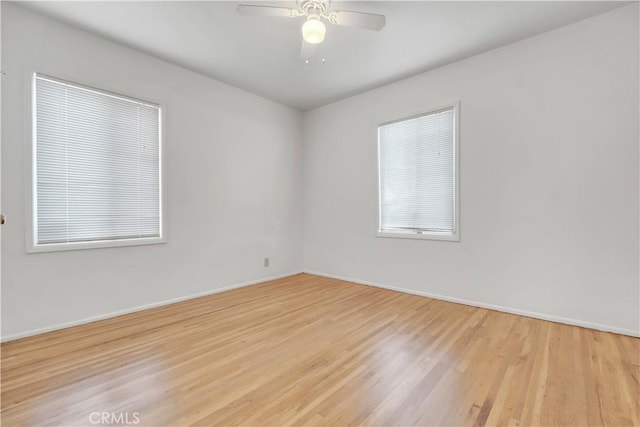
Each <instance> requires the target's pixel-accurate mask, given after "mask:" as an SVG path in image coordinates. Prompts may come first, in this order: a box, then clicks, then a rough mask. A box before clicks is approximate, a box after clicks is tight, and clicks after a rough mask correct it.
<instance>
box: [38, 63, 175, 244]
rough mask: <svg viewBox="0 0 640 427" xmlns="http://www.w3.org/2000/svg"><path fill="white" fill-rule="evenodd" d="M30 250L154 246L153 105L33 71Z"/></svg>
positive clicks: (159, 234)
mask: <svg viewBox="0 0 640 427" xmlns="http://www.w3.org/2000/svg"><path fill="white" fill-rule="evenodd" d="M33 90H34V97H33V107H34V114H33V131H34V141H33V194H32V195H33V197H32V199H33V200H32V203H33V230H32V231H33V232H32V233H31V236H30V238H31V240H32V241H31V245H30V246H31V249H32V250H33V251H39V250H64V249H78V248H87V247H101V246H119V245H131V244H146V243H159V242H162V241H163V240H162V238H163V227H162V209H161V207H162V194H161V193H162V188H161V179H160V178H161V158H160V157H161V150H160V127H161V126H160V108H159V106H158V105H155V104H152V103H148V102H144V101H140V100H136V99H132V98H127V97H124V96H120V95H115V94H112V93H109V92H104V91H100V90H97V89H92V88H88V87H83V86H80V85H76V84H72V83H68V82H64V81H61V80H57V79H54V78H51V77H48V76H44V75H40V74H35V75H34V87H33Z"/></svg>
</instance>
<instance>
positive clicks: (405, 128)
mask: <svg viewBox="0 0 640 427" xmlns="http://www.w3.org/2000/svg"><path fill="white" fill-rule="evenodd" d="M456 116H457V106H450V107H447V108H443V109H440V110H437V111H433V112H430V113H427V114H423V115H420V116H417V117H411V118H408V119H403V120H399V121H394V122H391V123H385V124H382V125H380V126H379V127H378V157H379V203H380V206H379V228H378V235H379V236H383V237H410V238H427V239H440V240H459V238H458V235H459V225H458V221H459V220H458V212H457V206H458V190H457V187H458V182H457V164H458V162H457V156H458V152H457V151H458V149H457V145H458V144H457V117H456Z"/></svg>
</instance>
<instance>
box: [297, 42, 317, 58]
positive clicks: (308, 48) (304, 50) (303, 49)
mask: <svg viewBox="0 0 640 427" xmlns="http://www.w3.org/2000/svg"><path fill="white" fill-rule="evenodd" d="M316 46H317V45H315V44H311V43H307V42H306V41H304V40H302V46H300V58H302V59H309V58H311V57H312V56H313V55H314V54H315V53H316Z"/></svg>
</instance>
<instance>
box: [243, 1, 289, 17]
mask: <svg viewBox="0 0 640 427" xmlns="http://www.w3.org/2000/svg"><path fill="white" fill-rule="evenodd" d="M236 11H237V12H238V13H239V14H240V15H254V16H281V17H284V18H295V17H296V16H298V15H299V13H298V11H297V10H296V9H291V8H288V7H277V6H257V5H252V4H239V5H238V7H236Z"/></svg>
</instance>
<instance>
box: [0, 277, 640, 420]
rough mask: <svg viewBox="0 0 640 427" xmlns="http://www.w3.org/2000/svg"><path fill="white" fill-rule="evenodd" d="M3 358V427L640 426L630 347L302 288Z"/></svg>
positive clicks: (140, 318)
mask: <svg viewBox="0 0 640 427" xmlns="http://www.w3.org/2000/svg"><path fill="white" fill-rule="evenodd" d="M1 349H2V358H1V361H2V368H1V371H2V372H1V373H2V376H1V379H2V390H1V398H2V407H1V412H0V419H1V421H2V425H3V426H34V425H91V424H92V423H91V421H92V419H90V417H92V416H93V417H94V418H93V420H95V419H96V418H95V415H91V414H92V413H100V414H101V413H107V415H108V416H113V415H115V416H116V417H117V416H123V415H125V414H126V415H127V416H128V417H129V421H131V419H132V417H133V414H134V413H136V414H137V417H138V418H139V424H138V425H154V426H178V425H210V426H212V425H219V426H231V425H251V426H263V425H264V426H266V425H269V426H273V425H292V426H294V425H323V426H327V425H456V426H459V425H519V426H525V425H590V426H591V425H610V426H621V425H640V383H639V379H640V340H639V339H637V338H632V337H628V336H622V335H616V334H610V333H605V332H600V331H595V330H589V329H583V328H578V327H575V326H568V325H562V324H557V323H551V322H546V321H542V320H537V319H531V318H525V317H520V316H515V315H511V314H505V313H500V312H495V311H491V310H486V309H482V308H475V307H469V306H465V305H459V304H454V303H449V302H443V301H438V300H433V299H429V298H424V297H419V296H415V295H408V294H403V293H399V292H394V291H388V290H384V289H379V288H373V287H368V286H363V285H357V284H353V283H348V282H344V281H340V280H334V279H327V278H324V277H318V276H312V275H308V274H300V275H295V276H291V277H287V278H284V279H279V280H275V281H270V282H265V283H261V284H258V285H254V286H249V287H245V288H240V289H236V290H232V291H227V292H223V293H220V294H215V295H210V296H206V297H202V298H197V299H193V300H189V301H184V302H181V303H177V304H172V305H168V306H163V307H158V308H155V309H151V310H145V311H141V312H138V313H132V314H128V315H124V316H119V317H116V318H112V319H107V320H103V321H99V322H95V323H91V324H87V325H82V326H78V327H74V328H69V329H65V330H61V331H56V332H51V333H47V334H43V335H39V336H34V337H29V338H24V339H21V340H16V341H11V342H8V343H4V344H2V348H1ZM100 416H101V415H100ZM111 421H113V419H112V420H111ZM115 421H121V422H120V424H124V419H123V418H120V419H116V420H115ZM112 424H113V422H112Z"/></svg>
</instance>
